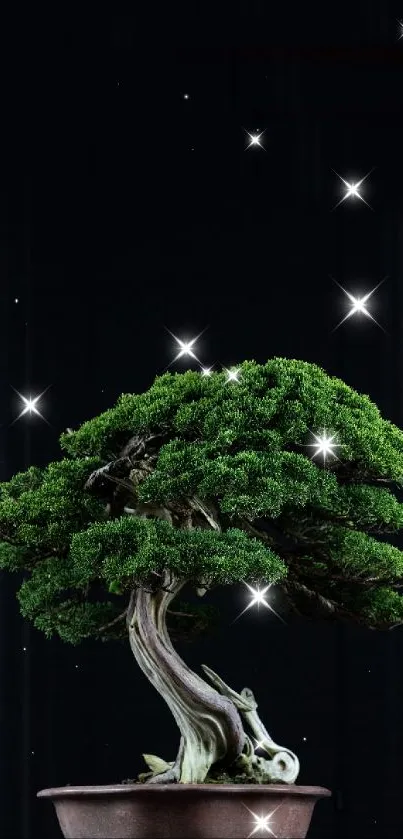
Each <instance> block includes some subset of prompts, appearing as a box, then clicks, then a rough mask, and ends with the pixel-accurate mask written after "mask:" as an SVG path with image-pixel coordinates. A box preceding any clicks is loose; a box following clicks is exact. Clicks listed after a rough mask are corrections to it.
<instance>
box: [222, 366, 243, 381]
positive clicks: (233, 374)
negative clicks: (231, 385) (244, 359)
mask: <svg viewBox="0 0 403 839" xmlns="http://www.w3.org/2000/svg"><path fill="white" fill-rule="evenodd" d="M224 370H225V372H226V374H227V382H239V372H240V371H239V370H227V368H226V367H224Z"/></svg>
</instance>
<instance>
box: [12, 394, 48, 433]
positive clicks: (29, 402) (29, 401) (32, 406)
mask: <svg viewBox="0 0 403 839" xmlns="http://www.w3.org/2000/svg"><path fill="white" fill-rule="evenodd" d="M11 387H13V386H12V385H11ZM49 388H50V385H48V387H47V388H45V390H44V391H42V393H40V394H39V396H35V397H34V399H33V398H32V397H31V396H29V397H26V396H23V395H22V393H19V391H18V390H16V389H15V387H13V391H14V392H15V393H16V394H17V396H19V397H20V399H21V400H22V402H23V404H24V405H25V407H24V408H23V410H22V411H21V413H20V414H18V417H16V418H15V420H13V422H12V423H11V425H14V423H16V422H17V420H19V419H20V418H21V417H23V416H24V414H29V415H30V416H31V415H32V414H37V416H38V417H40V418H41V419H43V421H44V422H46V423H47V425H50V423H49V422H48V421H47V419H46V418H45V417H44V416H43V415H42V414H41V412H40V411H38V407H37V405H38V402H39V401H40V400H41V399H42V396H44V395H45V393H46V391H47V390H49ZM11 425H10V427H11Z"/></svg>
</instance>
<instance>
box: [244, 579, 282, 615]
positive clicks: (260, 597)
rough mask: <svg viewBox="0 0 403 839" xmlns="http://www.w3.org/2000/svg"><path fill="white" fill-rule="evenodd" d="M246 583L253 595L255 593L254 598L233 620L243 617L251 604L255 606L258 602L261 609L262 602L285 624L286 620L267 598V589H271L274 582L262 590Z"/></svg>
mask: <svg viewBox="0 0 403 839" xmlns="http://www.w3.org/2000/svg"><path fill="white" fill-rule="evenodd" d="M244 585H245V586H246V587H247V588H248V589H249V591H250V592H251V593H252V595H253V596H252V600H251V602H250V603H249V604H248V606H246V608H245V609H243V611H242V612H240V614H239V615H237V617H236V618H235V619H234V620H233V621H232V623H235V621H237V620H239V618H240V617H242V615H243V614H245V612H247V610H248V609H250V608H251V606H255V604H256V603H257V607H258V609H259V606H260V604H262V605H263V606H266V608H267V609H270V611H271V612H273V615H275V616H276V618H278V619H279V620H280V621H281V622H282V623H284V624H285V621H284V620H283V618H282V617H280V615H278V614H277V612H275V610H274V609H273V608H272V607H271V606H270V604H269V603H268V602H267V600H266V599H265V594H266V592H267V591H269V589H270V588H271V586H272V585H273V583H269V585H268V586H266V588H264V589H263V590H262V591H260V590H259V589H254V588H252V586H250V585H249V583H244Z"/></svg>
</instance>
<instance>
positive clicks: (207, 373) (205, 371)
mask: <svg viewBox="0 0 403 839" xmlns="http://www.w3.org/2000/svg"><path fill="white" fill-rule="evenodd" d="M212 372H213V371H212V368H211V367H202V369H201V374H202V376H211V374H212Z"/></svg>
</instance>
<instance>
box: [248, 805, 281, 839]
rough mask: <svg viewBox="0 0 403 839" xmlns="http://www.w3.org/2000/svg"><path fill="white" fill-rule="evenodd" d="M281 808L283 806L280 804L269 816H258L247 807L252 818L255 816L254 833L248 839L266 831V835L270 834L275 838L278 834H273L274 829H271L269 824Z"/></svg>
mask: <svg viewBox="0 0 403 839" xmlns="http://www.w3.org/2000/svg"><path fill="white" fill-rule="evenodd" d="M244 807H246V804H244ZM279 807H281V804H278V806H277V807H276V808H275V810H272V812H271V813H268V814H267V816H263V815H262V816H258V815H257V813H254V812H253V811H252V810H249V807H246V809H247V810H248V811H249V813H250V814H251V816H253V818H254V819H255V828H254V830H252V833H250V834H249V836H248V839H250V837H251V836H254V835H255V834H256V833H257V832H258V831H261V830H264V831H265V833H270V834H271V836H274V837H275V835H276V834H275V833H273V831H272V829H271V828H270V827H269V825H268V824H267V822H268V821H269V819H271V818H272V817H273V816H274V813H275V812H276V811H277V810H278V808H279Z"/></svg>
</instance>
